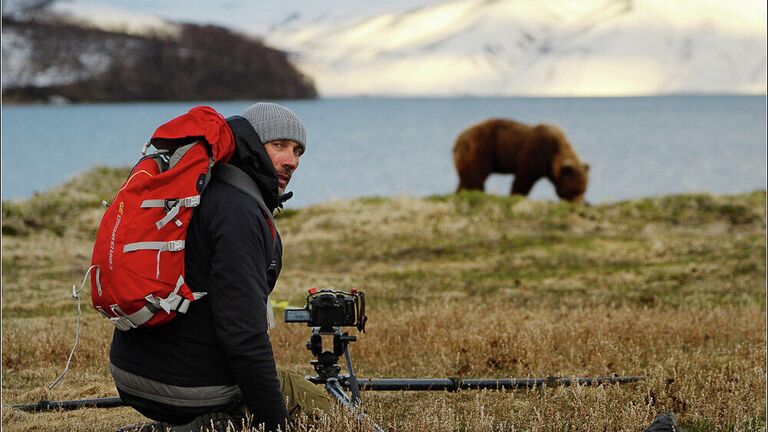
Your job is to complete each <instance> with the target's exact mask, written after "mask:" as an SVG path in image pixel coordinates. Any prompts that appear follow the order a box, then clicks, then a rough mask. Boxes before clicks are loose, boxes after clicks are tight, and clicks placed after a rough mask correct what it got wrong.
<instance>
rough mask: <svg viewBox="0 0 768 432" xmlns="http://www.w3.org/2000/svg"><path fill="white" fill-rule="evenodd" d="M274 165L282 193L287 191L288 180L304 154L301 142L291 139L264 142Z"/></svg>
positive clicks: (279, 189)
mask: <svg viewBox="0 0 768 432" xmlns="http://www.w3.org/2000/svg"><path fill="white" fill-rule="evenodd" d="M264 148H266V149H267V154H268V155H269V158H270V159H272V166H274V167H275V171H276V172H277V182H278V191H279V192H280V195H282V194H283V193H285V188H286V187H287V186H288V182H290V181H291V176H292V175H293V172H294V171H296V168H298V167H299V159H300V158H301V155H302V154H304V149H303V148H302V147H301V145H299V143H297V142H295V141H290V140H276V141H270V142H268V143H266V144H264Z"/></svg>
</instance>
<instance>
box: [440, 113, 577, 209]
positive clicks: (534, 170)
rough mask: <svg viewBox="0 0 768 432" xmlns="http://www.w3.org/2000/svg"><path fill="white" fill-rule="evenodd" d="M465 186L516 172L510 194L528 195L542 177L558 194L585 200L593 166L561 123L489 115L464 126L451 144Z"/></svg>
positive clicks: (469, 187)
mask: <svg viewBox="0 0 768 432" xmlns="http://www.w3.org/2000/svg"><path fill="white" fill-rule="evenodd" d="M453 161H454V163H455V164H456V171H457V172H458V174H459V187H458V189H457V192H458V191H461V190H484V189H485V180H486V179H487V178H488V176H489V175H490V174H491V173H500V174H514V175H515V180H514V182H513V183H512V194H513V195H514V194H519V195H528V192H530V191H531V188H533V185H534V183H536V181H538V180H539V179H540V178H542V177H546V178H548V179H549V180H550V181H551V182H552V184H553V185H554V186H555V191H556V192H557V196H559V197H560V198H562V199H564V200H566V201H571V202H583V201H584V192H585V191H586V190H587V183H588V181H589V165H588V164H586V163H582V162H581V161H580V160H579V158H578V156H576V153H575V152H574V151H573V148H572V147H571V144H570V142H568V139H567V138H566V137H565V134H564V133H563V131H562V130H560V128H558V127H557V126H552V125H549V124H540V125H537V126H530V125H526V124H523V123H519V122H516V121H513V120H505V119H489V120H486V121H483V122H481V123H478V124H476V125H474V126H471V127H469V128H467V129H465V130H464V131H463V132H462V133H461V134H460V135H459V137H458V138H457V139H456V144H455V145H454V146H453Z"/></svg>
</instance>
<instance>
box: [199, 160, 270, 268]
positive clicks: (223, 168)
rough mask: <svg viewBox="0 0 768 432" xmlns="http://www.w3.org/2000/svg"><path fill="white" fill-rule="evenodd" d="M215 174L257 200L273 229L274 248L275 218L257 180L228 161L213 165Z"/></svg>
mask: <svg viewBox="0 0 768 432" xmlns="http://www.w3.org/2000/svg"><path fill="white" fill-rule="evenodd" d="M213 176H214V177H215V178H217V179H219V180H221V181H223V182H225V183H229V184H231V185H232V186H234V187H236V188H238V189H240V190H241V191H243V192H245V193H247V194H248V195H250V196H251V197H253V198H254V199H255V200H256V203H257V204H258V205H259V208H261V211H262V213H264V215H265V216H266V217H267V223H268V224H269V226H270V229H271V230H272V247H271V248H269V249H270V250H274V247H275V244H276V242H275V241H274V240H275V229H276V228H275V218H274V217H273V216H272V212H271V211H269V209H268V208H267V205H266V204H265V203H264V197H263V196H262V195H261V191H260V190H259V186H258V185H256V182H254V181H253V179H252V178H251V177H250V176H249V175H248V174H246V173H245V171H243V170H241V169H240V168H238V167H236V166H234V165H231V164H227V163H219V164H216V166H214V167H213ZM273 255H274V252H273ZM271 260H272V258H271V257H270V259H269V260H267V261H268V262H269V261H271Z"/></svg>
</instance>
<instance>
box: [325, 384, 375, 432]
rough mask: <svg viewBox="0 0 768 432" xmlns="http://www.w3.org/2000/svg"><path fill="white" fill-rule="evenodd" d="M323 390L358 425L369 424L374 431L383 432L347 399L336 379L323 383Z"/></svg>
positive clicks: (358, 407)
mask: <svg viewBox="0 0 768 432" xmlns="http://www.w3.org/2000/svg"><path fill="white" fill-rule="evenodd" d="M325 390H326V391H328V394H330V395H331V396H333V397H334V398H336V400H338V401H339V403H341V404H342V405H343V406H344V407H345V408H347V409H348V410H349V411H350V412H351V413H352V414H354V415H355V418H356V419H357V421H359V422H360V423H370V424H371V426H372V427H373V430H374V431H376V432H384V429H382V427H381V426H379V425H378V424H376V423H374V422H373V420H371V418H370V417H368V416H367V415H365V413H364V412H363V411H362V409H360V405H359V404H358V403H354V402H353V401H352V400H350V399H349V396H347V394H346V393H344V389H343V388H342V387H341V384H339V381H338V380H337V379H334V378H331V379H329V380H327V381H326V382H325Z"/></svg>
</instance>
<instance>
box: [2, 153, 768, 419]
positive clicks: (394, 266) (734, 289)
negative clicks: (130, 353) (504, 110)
mask: <svg viewBox="0 0 768 432" xmlns="http://www.w3.org/2000/svg"><path fill="white" fill-rule="evenodd" d="M124 175H125V171H124V170H112V169H104V168H102V169H98V170H97V172H96V173H93V172H92V173H91V175H90V176H88V177H80V178H76V179H74V180H72V181H71V182H70V183H69V184H67V185H65V186H63V187H62V188H60V189H58V190H55V191H51V192H49V193H45V194H41V195H38V196H35V197H33V198H31V199H30V200H27V201H24V202H14V203H3V227H2V228H3V245H2V252H3V256H2V264H3V275H2V282H3V304H2V313H3V320H2V330H3V332H2V348H3V349H2V372H3V383H2V390H3V409H2V424H3V427H4V428H7V430H10V431H21V430H25V431H26V430H35V431H54V430H56V431H61V430H77V431H96V430H109V429H114V428H115V427H117V426H120V425H124V424H127V423H135V422H140V421H143V418H142V417H141V416H140V415H138V414H136V413H135V412H133V411H132V410H131V409H129V408H116V409H102V410H94V409H87V410H79V411H76V412H67V413H47V414H26V413H22V412H19V411H16V410H13V409H10V408H9V407H8V405H9V404H13V403H21V402H33V401H37V400H40V399H51V400H53V399H56V400H58V399H78V398H91V397H103V396H113V395H114V394H115V390H114V387H113V385H112V383H111V379H110V377H109V373H108V371H107V350H108V346H109V341H110V335H111V332H112V326H111V324H109V323H107V322H106V321H104V320H103V319H101V318H99V316H98V315H97V314H96V313H95V312H94V311H92V310H91V309H90V307H89V306H88V304H87V303H88V302H89V300H88V294H89V293H87V292H86V293H85V294H86V298H85V299H84V301H85V305H84V309H83V311H84V313H83V329H82V335H81V340H80V346H79V347H78V350H77V353H76V355H75V357H74V360H73V363H72V370H71V371H70V373H69V375H68V376H67V377H66V379H65V380H64V381H63V382H62V384H60V385H59V386H58V387H57V388H55V389H54V390H53V391H48V390H47V389H46V385H47V384H48V383H49V382H51V381H52V380H53V379H54V378H55V377H56V375H57V374H58V372H59V371H60V370H61V368H62V367H63V365H64V362H65V361H66V357H67V355H68V352H69V349H70V347H71V344H72V338H73V335H74V317H75V305H74V302H73V300H72V299H71V298H70V296H69V293H70V287H71V286H72V284H75V283H76V284H78V285H79V283H80V281H81V280H82V276H83V271H84V270H85V269H86V268H87V266H88V262H89V260H90V252H91V247H92V241H93V236H94V233H95V230H96V227H97V226H98V221H99V218H100V215H101V213H102V210H101V209H100V207H99V203H100V202H101V200H102V199H110V198H111V197H110V193H111V191H113V190H115V188H116V187H115V186H116V184H117V183H119V182H120V181H121V180H122V179H123V177H124ZM93 178H99V179H101V180H100V181H98V182H93V181H91V180H87V179H93ZM765 206H766V195H765V192H756V193H751V194H744V195H736V196H710V195H678V196H669V197H661V198H653V199H644V200H636V201H629V202H620V203H614V204H606V205H600V206H592V207H578V206H571V205H567V204H562V203H549V202H536V201H529V200H525V199H520V198H509V197H498V196H490V195H483V194H475V193H470V194H461V195H451V196H437V197H431V198H425V199H414V198H397V199H379V198H368V199H360V200H354V201H344V202H337V203H332V204H328V205H322V206H314V207H310V208H306V209H302V210H300V211H287V212H285V213H284V214H283V215H281V216H280V217H279V218H278V226H279V228H280V230H281V232H282V234H283V238H284V242H285V251H286V252H285V263H286V265H285V267H284V273H283V275H282V276H281V279H280V281H279V282H278V288H277V291H276V295H275V297H276V299H277V300H287V301H289V302H290V303H291V304H294V305H300V304H302V302H303V298H304V295H305V293H306V289H307V288H309V287H313V286H314V287H319V288H334V289H344V290H348V289H350V288H360V289H364V290H365V291H366V294H367V296H368V314H369V317H370V321H369V325H368V332H367V333H366V334H365V335H362V336H361V337H360V338H359V341H358V342H357V343H355V344H353V347H352V353H353V357H354V359H355V362H356V372H358V374H359V375H361V376H366V377H395V376H396V377H420V376H429V377H449V376H458V377H498V378H503V377H536V376H549V375H563V376H575V375H611V374H628V375H645V376H646V377H647V380H646V381H644V382H642V383H638V384H633V385H627V386H615V385H613V386H602V387H570V388H540V389H535V390H528V391H511V392H495V391H483V392H480V391H463V392H460V393H429V394H427V393H407V392H402V393H368V394H365V395H364V397H365V399H366V405H367V409H368V413H369V414H370V416H371V417H372V418H373V419H375V420H376V421H377V422H379V423H380V424H382V425H385V426H386V427H387V428H388V429H391V430H438V431H464V430H509V431H512V430H569V431H594V430H605V431H614V430H627V431H642V430H643V429H644V428H645V427H646V426H647V425H648V424H650V422H651V421H652V420H653V418H654V417H655V416H656V415H657V414H659V413H661V412H664V411H668V410H672V411H674V412H675V414H677V416H678V419H679V422H680V423H681V424H682V426H683V427H685V428H686V430H688V431H721V430H722V431H725V430H727V431H743V430H750V431H751V430H764V429H765V427H766V416H765V404H766V399H765V389H766V387H765V386H766V369H765V365H766V358H765V352H766V340H765V331H766V318H765V262H766V256H765V252H766V248H765V236H766V231H765V221H766V219H765V218H766V214H765ZM86 291H87V290H86ZM271 337H272V340H273V343H274V346H275V351H276V357H277V361H278V364H280V365H282V366H285V367H287V368H289V369H292V370H295V371H297V372H301V373H307V374H308V373H310V372H311V368H310V367H309V360H310V354H309V352H308V351H306V350H305V349H304V343H305V342H306V339H307V338H308V332H307V329H306V328H305V327H303V326H298V325H297V326H291V325H286V324H281V325H279V326H278V328H277V329H275V330H274V331H273V332H272V333H271ZM314 430H318V431H336V430H360V427H359V426H357V425H355V424H353V423H350V422H349V420H348V419H347V417H346V416H344V415H343V412H334V413H330V414H329V415H327V416H325V417H323V418H322V419H321V421H320V423H319V424H318V425H315V429H314Z"/></svg>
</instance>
